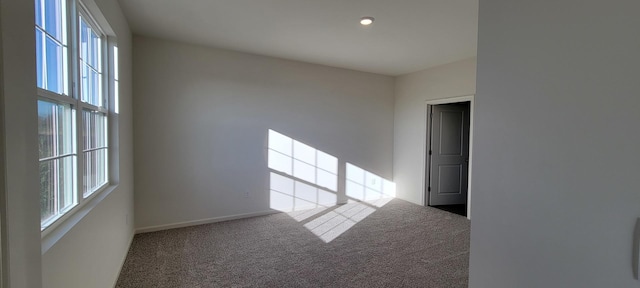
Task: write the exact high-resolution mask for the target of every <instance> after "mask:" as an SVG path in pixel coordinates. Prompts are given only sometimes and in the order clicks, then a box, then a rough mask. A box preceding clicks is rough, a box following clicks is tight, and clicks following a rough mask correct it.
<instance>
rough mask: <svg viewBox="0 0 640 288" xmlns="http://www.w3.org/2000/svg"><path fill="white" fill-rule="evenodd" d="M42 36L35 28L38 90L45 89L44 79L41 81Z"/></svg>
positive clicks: (43, 73)
mask: <svg viewBox="0 0 640 288" xmlns="http://www.w3.org/2000/svg"><path fill="white" fill-rule="evenodd" d="M36 3H37V2H36ZM43 36H44V33H42V31H40V29H38V28H36V74H37V83H38V87H40V88H43V89H44V88H45V86H44V79H43V75H46V73H45V72H44V63H43V61H44V58H43V55H42V54H43V53H44V46H43V44H42V42H43V39H42V37H43Z"/></svg>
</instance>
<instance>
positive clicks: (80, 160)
mask: <svg viewBox="0 0 640 288" xmlns="http://www.w3.org/2000/svg"><path fill="white" fill-rule="evenodd" d="M32 1H33V0H32ZM62 1H64V2H65V4H64V6H65V8H66V11H65V12H64V15H65V16H66V18H65V19H64V20H63V21H67V23H66V29H65V31H64V33H66V36H64V37H66V40H67V43H66V44H67V55H66V60H67V63H66V65H67V69H66V71H65V72H66V76H63V77H66V78H67V79H66V80H67V81H66V83H64V85H66V87H67V89H66V92H67V93H68V95H64V94H58V93H55V92H51V91H48V90H46V89H42V88H40V87H37V96H38V100H43V101H48V102H51V103H56V104H64V105H70V106H71V108H72V109H74V110H73V113H74V115H73V116H74V117H72V118H75V119H72V121H73V123H72V129H75V131H74V132H75V135H73V146H74V148H73V150H72V153H71V154H73V155H75V156H76V163H75V171H74V177H75V178H74V182H75V183H74V184H75V187H74V189H75V190H74V193H75V194H74V196H75V201H74V204H73V205H71V206H70V207H69V208H67V209H65V210H63V211H60V213H59V214H57V215H55V216H53V217H52V218H51V219H48V220H47V221H44V222H43V221H41V232H42V237H43V238H44V237H45V236H46V235H47V234H48V233H50V232H51V231H52V230H55V229H56V227H58V226H59V225H61V223H64V222H65V221H66V220H67V219H68V218H70V217H71V216H73V215H74V214H75V213H76V212H78V211H80V210H81V208H82V207H83V206H85V205H86V204H87V203H89V202H92V200H93V199H94V198H96V197H98V195H101V194H104V193H105V192H106V191H105V190H108V189H107V188H109V187H110V186H111V185H112V169H111V167H110V161H109V160H110V158H111V155H110V154H111V153H112V151H111V145H110V144H111V142H110V135H111V129H112V122H113V120H112V117H111V113H110V111H109V110H110V105H109V104H110V103H109V99H110V96H111V93H110V91H109V90H110V87H111V86H112V85H111V82H112V81H114V79H112V77H111V76H110V75H112V74H113V73H112V71H113V70H112V69H114V68H115V67H114V66H115V65H114V63H112V61H110V60H111V59H110V58H109V50H108V49H109V46H110V45H109V44H112V43H114V42H115V41H113V38H112V37H109V36H108V35H107V34H106V33H105V32H104V30H103V29H102V28H101V27H100V25H98V22H97V21H96V20H95V18H94V17H93V16H92V15H91V13H90V12H89V9H87V7H86V6H85V5H84V4H83V3H82V2H81V1H79V0H62ZM42 9H43V11H44V7H43V8H42ZM43 13H44V12H43ZM80 17H82V18H83V20H84V21H85V23H86V24H87V25H89V26H90V27H91V29H92V30H93V31H94V32H95V33H96V34H99V36H100V39H101V41H100V63H101V64H100V65H101V69H100V70H101V71H100V73H101V75H100V80H101V93H102V102H103V106H102V107H98V106H95V105H92V104H90V103H86V102H83V101H82V100H81V95H80V85H81V73H80V71H81V70H80V68H81V66H80V65H81V63H80V51H79V45H80V44H79V41H80V39H79V37H80V28H81V27H80ZM34 27H35V23H34ZM36 29H38V28H36ZM34 33H35V30H34ZM45 74H46V72H45ZM44 76H45V75H43V77H44ZM43 81H44V80H43ZM63 90H64V89H63ZM85 110H89V111H96V112H99V113H103V114H104V115H105V116H106V122H107V123H106V126H107V127H106V131H105V145H106V146H105V148H104V149H106V156H105V167H104V169H105V173H106V182H105V183H104V184H103V185H101V186H100V187H98V188H96V189H94V190H93V191H91V192H90V193H89V194H87V195H86V196H85V195H84V181H85V179H84V178H85V177H84V176H85V175H84V168H85V167H84V163H85V157H84V152H85V151H84V147H83V145H84V131H83V130H84V121H83V114H82V113H83V111H85ZM98 149H103V148H98ZM60 157H61V156H60ZM103 197H104V195H103V196H100V198H103Z"/></svg>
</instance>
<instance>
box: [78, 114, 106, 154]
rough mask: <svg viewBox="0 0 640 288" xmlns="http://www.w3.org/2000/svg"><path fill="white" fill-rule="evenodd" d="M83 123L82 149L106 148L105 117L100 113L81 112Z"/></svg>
mask: <svg viewBox="0 0 640 288" xmlns="http://www.w3.org/2000/svg"><path fill="white" fill-rule="evenodd" d="M82 121H83V123H84V149H85V150H88V149H94V148H102V147H107V115H105V114H104V113H100V112H95V111H89V110H84V111H82Z"/></svg>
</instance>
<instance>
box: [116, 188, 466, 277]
mask: <svg viewBox="0 0 640 288" xmlns="http://www.w3.org/2000/svg"><path fill="white" fill-rule="evenodd" d="M377 206H382V207H377ZM377 206H376V205H371V204H368V203H350V204H345V205H341V206H335V207H330V208H328V209H324V210H320V209H315V210H310V211H306V212H294V213H295V214H289V213H278V214H273V215H268V216H262V217H253V218H247V219H241V220H233V221H226V222H219V223H213V224H206V225H199V226H192V227H186V228H178V229H171V230H165V231H159V232H151V233H143V234H138V235H136V236H135V238H134V240H133V243H132V245H131V248H130V250H129V253H128V255H127V259H126V260H125V263H124V266H123V268H122V271H121V273H120V277H119V278H118V282H117V284H116V287H190V288H191V287H193V288H196V287H447V288H451V287H467V283H468V271H469V264H468V263H469V226H470V225H469V220H467V219H466V218H465V217H463V216H460V215H456V214H453V213H449V212H446V211H442V210H439V209H435V208H431V207H423V206H419V205H415V204H411V203H409V202H406V201H403V200H399V199H394V200H391V201H390V202H388V203H386V204H385V205H377Z"/></svg>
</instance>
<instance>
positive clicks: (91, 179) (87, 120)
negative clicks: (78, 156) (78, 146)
mask: <svg viewBox="0 0 640 288" xmlns="http://www.w3.org/2000/svg"><path fill="white" fill-rule="evenodd" d="M82 121H83V125H84V127H83V130H84V131H83V134H84V137H83V138H84V139H83V143H84V171H83V187H84V189H83V192H84V196H85V197H86V196H89V195H90V194H91V193H93V192H94V191H95V190H97V189H98V188H100V187H102V186H103V185H104V184H106V183H107V167H108V166H107V152H108V151H107V149H106V147H107V115H106V114H105V113H101V112H97V111H90V110H84V111H82ZM98 148H100V149H98ZM96 149H97V150H96Z"/></svg>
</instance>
